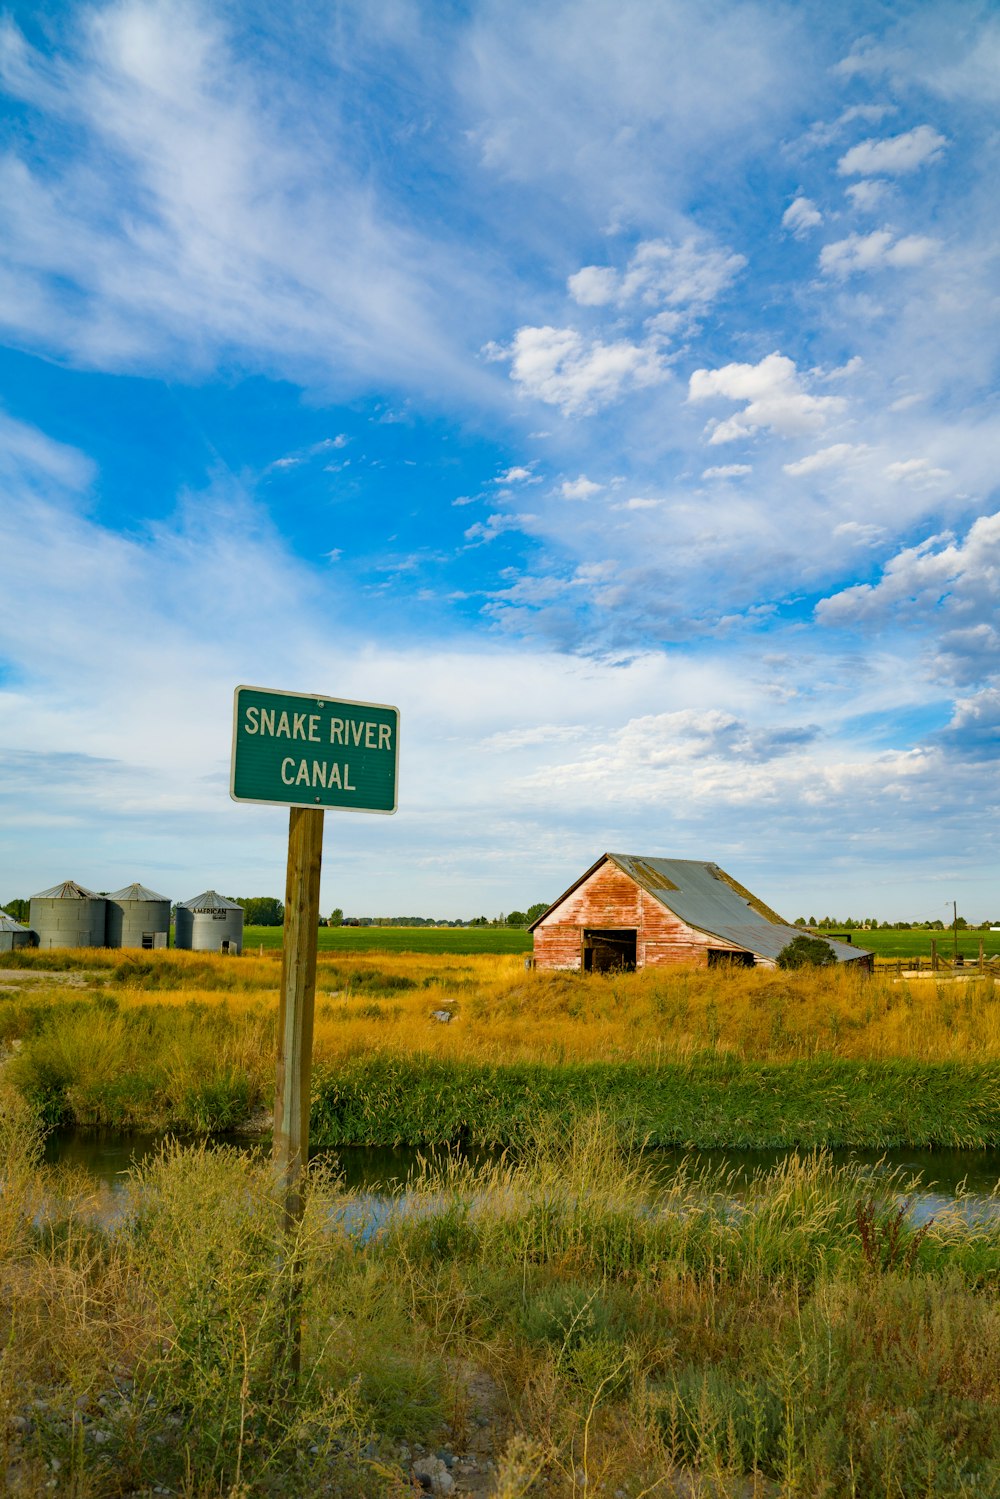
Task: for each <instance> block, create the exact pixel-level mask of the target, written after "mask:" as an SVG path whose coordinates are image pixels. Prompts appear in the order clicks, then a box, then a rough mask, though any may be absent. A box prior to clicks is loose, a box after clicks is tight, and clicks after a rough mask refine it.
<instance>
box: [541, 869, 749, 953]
mask: <svg viewBox="0 0 1000 1499" xmlns="http://www.w3.org/2000/svg"><path fill="white" fill-rule="evenodd" d="M584 927H635V929H636V954H635V960H636V967H637V968H644V967H649V968H662V967H666V966H668V965H669V964H671V963H687V964H692V963H693V964H697V965H699V966H700V967H702V968H704V967H707V965H708V951H709V948H711V949H712V950H713V951H715V952H740V951H742V949H741V948H738V947H734V946H733V945H732V943H729V942H723V941H722V939H721V938H719V937H710V936H708V935H707V934H706V933H705V932H696V931H695V930H694V929H693V928H692V927H689V926H687V925H686V924H685V923H684V922H683V921H681V920H680V918H679V917H677V916H675V915H674V914H673V912H672V911H668V910H667V909H666V908H665V907H664V906H661V904H660V902H659V901H658V900H654V898H653V896H651V895H649V894H648V893H647V891H645V890H643V888H642V887H641V885H637V884H636V882H635V881H634V880H633V879H631V878H630V876H629V875H627V874H626V873H625V872H624V870H622V869H619V868H618V865H617V864H615V863H613V862H612V861H611V860H610V859H608V860H606V861H605V862H604V863H603V864H602V865H601V866H600V868H599V869H595V870H594V872H593V874H591V875H590V876H589V878H588V879H586V880H584V881H583V883H582V884H581V885H578V886H577V888H576V889H575V890H574V891H573V892H572V894H571V895H568V896H567V897H566V899H565V900H564V901H561V902H560V904H559V905H558V906H557V907H556V909H555V910H554V911H552V912H550V913H549V915H548V916H544V917H543V918H542V920H541V922H540V923H539V925H538V926H537V927H536V928H535V963H536V964H537V966H538V967H539V968H575V969H578V968H580V967H581V966H582V962H583V929H584Z"/></svg>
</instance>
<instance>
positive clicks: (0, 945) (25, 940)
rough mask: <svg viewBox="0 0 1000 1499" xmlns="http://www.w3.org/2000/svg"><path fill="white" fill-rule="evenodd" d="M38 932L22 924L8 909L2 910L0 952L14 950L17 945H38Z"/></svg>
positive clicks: (0, 913) (0, 918) (0, 914)
mask: <svg viewBox="0 0 1000 1499" xmlns="http://www.w3.org/2000/svg"><path fill="white" fill-rule="evenodd" d="M37 946H38V933H37V932H33V931H32V930H31V928H30V927H27V926H22V925H21V923H20V922H19V921H15V920H14V918H13V916H8V915H7V912H6V911H0V952H12V951H13V950H14V948H15V947H37Z"/></svg>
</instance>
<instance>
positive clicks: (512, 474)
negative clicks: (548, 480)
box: [493, 464, 533, 484]
mask: <svg viewBox="0 0 1000 1499" xmlns="http://www.w3.org/2000/svg"><path fill="white" fill-rule="evenodd" d="M532 477H533V475H532V472H531V469H530V468H525V467H524V466H523V464H515V466H514V467H513V468H509V469H507V470H506V471H505V472H504V473H502V474H500V475H498V477H497V478H495V479H494V480H493V483H494V484H525V483H527V481H528V480H529V479H531V478H532Z"/></svg>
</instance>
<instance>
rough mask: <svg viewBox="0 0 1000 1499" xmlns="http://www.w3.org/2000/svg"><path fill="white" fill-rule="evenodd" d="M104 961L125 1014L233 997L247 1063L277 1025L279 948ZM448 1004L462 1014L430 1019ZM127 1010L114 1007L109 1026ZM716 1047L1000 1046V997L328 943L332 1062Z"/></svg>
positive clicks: (225, 1002)
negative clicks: (547, 967) (593, 968)
mask: <svg viewBox="0 0 1000 1499" xmlns="http://www.w3.org/2000/svg"><path fill="white" fill-rule="evenodd" d="M105 961H106V962H107V968H108V971H107V973H106V974H105V973H103V972H101V971H100V969H97V970H93V971H94V973H95V978H96V979H98V980H99V982H100V983H101V986H102V989H103V992H104V993H105V994H107V995H110V996H113V999H114V1005H115V1008H116V1010H117V1012H118V1014H119V1016H121V1017H122V1018H123V1017H124V1014H125V1013H126V1012H128V1011H132V1010H136V1009H139V1008H141V1007H148V1006H153V1007H156V1008H157V1009H159V1007H161V1006H168V1007H169V1006H175V1007H182V1008H183V1009H185V1010H186V1011H187V1013H188V1014H189V1015H190V1013H191V1009H192V1008H193V1007H199V1008H200V1007H206V1008H207V1009H209V1010H214V1009H216V1008H224V1009H225V1012H226V1017H227V1022H228V1023H227V1025H226V1032H227V1036H226V1045H227V1047H228V1048H230V1049H231V1050H232V1054H233V1055H232V1059H233V1061H234V1063H239V1064H240V1065H243V1064H245V1063H246V1061H247V1060H248V1058H249V1056H250V1055H251V1054H253V1053H254V1051H255V1050H257V1049H258V1048H259V1047H260V1046H261V1044H262V1042H263V1041H264V1033H265V1032H267V1033H268V1034H269V1033H270V1031H271V1027H272V1026H273V1018H274V1015H275V1013H276V1008H277V998H278V984H279V978H280V957H279V955H278V954H276V953H271V954H266V955H264V956H262V957H245V958H242V959H240V960H239V961H238V962H237V961H234V960H233V959H231V958H221V957H215V956H212V955H205V954H192V953H174V952H171V953H164V954H152V955H147V954H143V955H142V958H141V961H139V962H137V961H136V960H135V959H134V958H132V959H125V960H123V959H122V956H121V955H120V954H108V955H106V959H105V955H102V956H101V959H100V962H101V963H102V965H103V964H104V962H105ZM130 965H131V966H130ZM49 977H50V978H51V979H52V980H54V981H55V982H54V983H53V984H52V985H51V987H50V986H49V985H45V987H44V989H43V988H42V986H37V987H36V986H35V985H32V986H31V988H30V989H28V988H27V987H26V988H25V989H24V990H22V991H21V993H20V995H18V999H20V1000H25V999H27V998H28V997H29V995H30V997H31V999H32V1001H33V1002H34V1003H35V1004H36V1005H37V1004H39V1003H44V1004H47V1005H52V1006H56V1007H58V1006H60V1005H61V1004H63V1003H65V1002H67V1001H69V1000H73V999H76V1000H77V1001H79V1000H80V998H81V989H80V987H78V986H77V985H74V984H71V983H69V982H66V983H63V982H61V980H62V975H56V974H51V975H49ZM70 977H72V976H67V978H70ZM83 992H84V993H86V992H87V991H86V990H84V991H83ZM442 1010H446V1011H449V1012H450V1013H451V1015H452V1019H451V1021H450V1022H449V1023H441V1022H440V1021H436V1020H434V1019H432V1018H431V1017H432V1013H433V1012H434V1011H442ZM220 1018H221V1017H220ZM116 1023H117V1022H116V1020H115V1016H114V1015H113V1014H112V1013H109V1014H108V1015H107V1016H106V1019H105V1022H104V1024H103V1025H102V1030H103V1031H104V1033H105V1035H107V1036H110V1033H111V1032H112V1031H113V1030H114V1027H115V1024H116ZM185 1029H187V1028H185ZM218 1039H219V1038H217V1040H218ZM183 1044H184V1046H185V1049H186V1048H187V1046H189V1044H190V1042H189V1041H185V1042H184V1043H183ZM705 1051H714V1052H719V1053H731V1054H736V1055H739V1056H743V1057H746V1058H751V1059H756V1060H784V1059H790V1058H796V1057H812V1056H816V1055H824V1054H829V1055H832V1056H837V1057H844V1058H853V1059H859V1060H860V1059H873V1060H874V1059H879V1060H881V1059H888V1058H911V1059H914V1060H922V1061H943V1060H956V1059H977V1060H988V1059H990V1058H1000V994H998V993H997V989H996V986H995V985H994V982H993V980H992V979H991V978H990V977H988V976H987V977H984V978H982V979H972V980H969V981H967V982H964V983H961V984H958V983H953V982H951V981H949V980H947V979H942V980H940V981H937V982H933V981H928V980H926V979H913V980H903V981H900V980H898V979H896V978H895V977H894V976H893V975H890V974H876V975H875V976H873V977H867V976H864V975H860V974H856V973H853V972H851V971H845V970H834V971H831V970H830V969H812V970H808V969H806V970H802V969H800V970H796V971H794V972H780V971H766V970H761V969H750V970H747V969H732V970H726V969H713V970H697V969H676V970H669V971H664V970H658V971H652V970H647V971H645V972H643V973H636V974H621V975H617V976H613V977H606V978H602V977H594V976H587V977H582V976H580V975H576V974H552V973H541V972H537V971H525V969H524V967H523V962H522V959H521V958H520V957H517V956H480V955H450V954H449V955H429V954H406V953H402V954H396V953H377V954H358V955H352V956H349V957H345V956H343V955H336V956H321V958H320V960H319V964H318V970H317V992H316V1028H315V1055H316V1058H317V1060H320V1061H336V1060H338V1059H344V1058H348V1057H353V1056H359V1055H364V1054H371V1053H373V1052H378V1053H383V1054H385V1053H389V1054H402V1055H406V1056H413V1055H415V1054H420V1055H428V1056H435V1057H441V1058H452V1059H463V1060H468V1061H483V1062H485V1061H489V1062H504V1061H540V1062H549V1063H558V1062H562V1061H598V1060H607V1061H626V1060H643V1061H655V1060H663V1061H670V1060H675V1059H683V1058H687V1057H690V1056H692V1055H695V1054H698V1053H703V1052H705ZM182 1061H183V1062H185V1063H186V1058H180V1057H179V1058H178V1065H180V1064H181V1063H182Z"/></svg>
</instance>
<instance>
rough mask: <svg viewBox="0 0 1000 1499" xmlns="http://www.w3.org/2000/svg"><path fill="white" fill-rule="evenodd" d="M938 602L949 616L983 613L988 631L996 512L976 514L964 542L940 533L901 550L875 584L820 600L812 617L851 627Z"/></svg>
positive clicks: (996, 558) (999, 572)
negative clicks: (850, 625)
mask: <svg viewBox="0 0 1000 1499" xmlns="http://www.w3.org/2000/svg"><path fill="white" fill-rule="evenodd" d="M942 604H947V607H948V611H949V613H951V614H953V615H959V616H963V615H965V616H968V615H976V614H980V615H983V616H984V619H983V623H987V624H989V625H990V626H991V627H992V624H993V622H994V619H995V617H996V611H997V608H998V606H1000V512H998V513H997V514H995V515H983V516H980V517H979V519H978V520H977V521H975V522H974V523H973V524H972V526H971V527H970V528H969V532H968V535H967V536H966V538H965V541H964V543H959V542H956V541H955V539H954V537H952V536H951V535H948V534H944V535H939V536H929V537H928V538H927V540H926V541H923V542H921V543H920V545H919V546H915V547H906V548H904V549H903V550H902V551H901V552H899V553H897V555H896V556H895V557H893V558H891V559H890V561H889V562H888V563H887V564H886V566H885V567H884V568H883V570H882V577H881V578H880V579H879V581H878V582H877V583H859V584H857V585H856V586H855V587H853V588H845V589H844V590H843V591H842V592H841V593H836V594H833V595H832V596H831V597H830V598H827V599H822V600H821V601H820V603H819V604H817V606H816V618H817V619H818V620H820V621H821V623H823V624H856V623H858V622H861V621H864V620H871V619H879V618H882V617H883V616H885V615H889V614H891V615H893V616H896V615H897V614H898V612H899V611H900V609H903V608H908V609H911V610H915V611H916V612H917V613H918V614H921V615H927V614H929V613H930V612H931V611H932V610H935V609H937V608H938V606H940V605H942ZM994 666H995V663H994Z"/></svg>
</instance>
